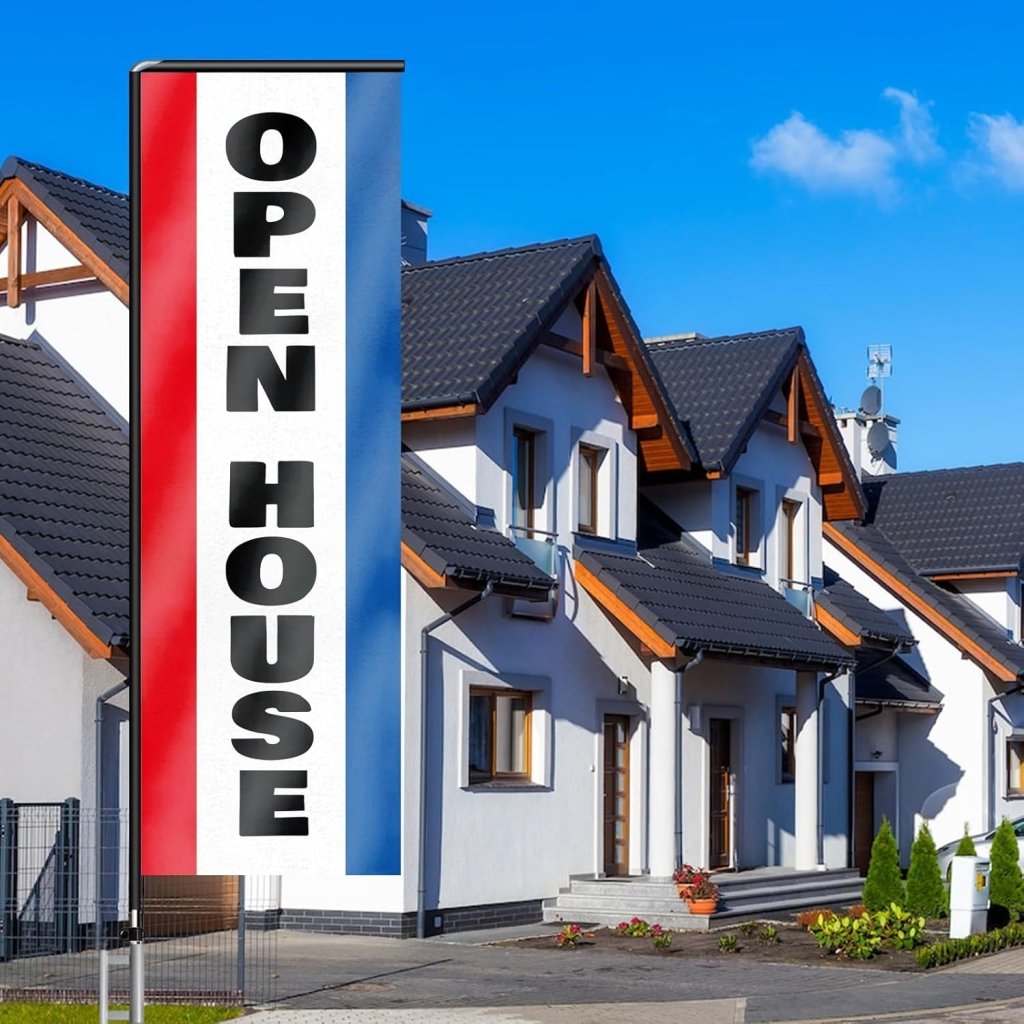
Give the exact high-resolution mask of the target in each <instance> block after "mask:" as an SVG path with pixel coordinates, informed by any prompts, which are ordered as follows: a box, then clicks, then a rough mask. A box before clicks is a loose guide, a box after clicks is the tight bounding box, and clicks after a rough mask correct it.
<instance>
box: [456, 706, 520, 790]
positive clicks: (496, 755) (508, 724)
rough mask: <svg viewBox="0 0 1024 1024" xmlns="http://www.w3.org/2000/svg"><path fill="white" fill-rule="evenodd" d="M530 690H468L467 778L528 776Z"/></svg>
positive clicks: (488, 778) (480, 780)
mask: <svg viewBox="0 0 1024 1024" xmlns="http://www.w3.org/2000/svg"><path fill="white" fill-rule="evenodd" d="M531 711H532V700H531V696H530V693H529V692H526V691H517V690H495V689H484V688H477V687H474V688H472V689H471V690H470V692H469V781H470V782H471V783H473V782H487V781H490V780H493V779H510V780H516V779H518V780H523V781H525V780H527V779H529V776H530V727H531Z"/></svg>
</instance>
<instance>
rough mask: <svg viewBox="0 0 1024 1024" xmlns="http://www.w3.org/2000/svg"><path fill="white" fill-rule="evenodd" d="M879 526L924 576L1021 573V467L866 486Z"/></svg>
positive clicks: (872, 481)
mask: <svg viewBox="0 0 1024 1024" xmlns="http://www.w3.org/2000/svg"><path fill="white" fill-rule="evenodd" d="M864 491H865V493H866V494H867V497H868V502H869V507H870V509H871V514H872V518H870V519H869V521H870V522H873V523H874V525H875V526H877V527H879V528H880V529H881V530H883V531H884V532H885V535H886V536H887V537H888V538H889V540H891V541H892V543H893V544H894V545H895V546H896V547H897V548H899V550H900V552H901V553H902V554H903V556H904V557H905V558H906V559H907V561H908V562H910V564H911V565H912V566H913V567H914V568H915V569H916V570H917V571H918V572H920V573H923V574H924V575H926V576H927V575H934V574H937V573H956V572H994V571H1004V570H1005V571H1010V572H1015V571H1017V570H1018V569H1019V568H1020V566H1021V563H1022V559H1024V462H1013V463H1007V464H1004V465H996V466H973V467H970V468H963V469H939V470H930V471H927V472H921V473H896V474H894V475H893V476H886V477H875V478H868V479H866V480H865V481H864Z"/></svg>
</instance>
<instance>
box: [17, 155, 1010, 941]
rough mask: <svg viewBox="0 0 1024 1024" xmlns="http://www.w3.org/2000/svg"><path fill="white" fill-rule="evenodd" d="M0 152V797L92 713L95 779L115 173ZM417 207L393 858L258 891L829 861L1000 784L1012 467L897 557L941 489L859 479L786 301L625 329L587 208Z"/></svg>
mask: <svg viewBox="0 0 1024 1024" xmlns="http://www.w3.org/2000/svg"><path fill="white" fill-rule="evenodd" d="M3 177H4V180H3V182H2V184H0V193H2V195H0V199H2V198H5V197H6V201H5V203H4V205H3V209H4V210H5V211H6V216H7V220H6V224H7V226H8V234H7V235H5V236H4V238H3V239H2V240H0V241H3V242H4V243H5V246H6V252H7V258H8V279H7V287H8V291H7V293H6V296H7V305H6V306H5V307H3V308H0V332H2V333H3V334H4V335H5V336H6V338H5V340H3V341H2V343H0V359H2V360H4V361H5V362H4V373H3V376H2V378H0V379H2V387H3V396H2V401H0V432H2V433H3V436H4V437H5V438H6V442H7V443H6V444H5V445H4V446H3V449H4V451H3V453H0V558H2V560H3V561H4V563H5V564H6V566H7V568H8V570H10V571H9V572H0V600H2V601H3V611H4V614H3V616H0V620H2V621H3V622H4V627H3V628H4V629H5V631H6V634H7V636H8V641H9V649H12V650H20V649H27V647H26V645H27V644H28V643H29V641H31V642H32V646H31V650H32V651H33V658H34V660H35V668H36V672H35V676H36V679H35V686H34V688H32V689H29V688H26V687H24V686H21V685H15V684H14V680H13V678H8V680H7V684H6V685H5V687H4V696H3V703H4V709H5V713H8V712H9V713H10V714H11V715H13V716H16V720H17V721H18V722H19V730H18V731H17V734H16V736H15V738H14V741H13V745H11V746H8V747H5V750H4V751H3V753H2V754H0V797H2V796H9V797H12V798H14V799H15V800H22V801H29V800H62V799H65V798H66V797H68V796H75V797H78V798H80V799H82V800H83V801H84V802H86V803H90V802H91V798H92V794H93V793H95V791H96V786H95V783H96V768H95V765H96V763H97V749H96V744H95V741H94V739H93V737H94V736H95V735H96V730H95V722H96V717H97V715H98V714H100V715H101V716H102V717H103V723H104V724H103V728H104V729H106V730H108V732H109V733H110V737H111V738H110V739H108V740H103V741H101V747H102V750H103V758H105V759H106V761H105V762H104V763H107V762H109V767H108V768H107V769H106V770H107V772H108V773H110V781H109V782H108V783H107V784H106V786H105V787H103V793H104V795H103V797H102V799H103V801H104V802H105V803H106V804H107V805H108V806H124V804H125V803H126V794H125V792H124V779H123V767H122V765H123V763H124V757H125V743H126V737H125V735H124V733H125V730H124V727H123V721H124V707H125V698H124V694H123V692H118V693H113V694H112V691H115V690H119V689H120V688H121V687H122V685H123V680H124V674H125V672H126V671H127V663H126V659H125V652H126V650H127V645H128V644H129V643H130V637H129V630H128V621H127V573H128V567H127V566H128V544H127V440H126V438H127V434H126V428H125V423H124V419H123V414H124V412H125V410H126V409H127V373H126V372H125V367H126V366H127V349H128V333H127V315H126V302H127V296H128V280H127V204H126V200H125V198H124V197H123V196H118V195H117V194H116V193H110V192H108V191H107V190H104V189H98V188H96V187H95V186H92V185H90V184H89V183H87V182H82V181H80V180H78V179H74V178H69V177H67V176H66V175H61V174H59V173H57V172H53V171H49V170H47V169H45V168H41V167H38V166H37V165H32V164H28V163H26V162H24V161H8V162H7V163H6V164H5V165H4V168H3ZM428 216H429V214H427V212H426V211H423V210H421V209H419V208H417V207H412V206H410V205H409V204H406V206H405V207H404V208H403V235H408V242H409V244H408V245H407V246H406V247H405V248H404V250H403V264H404V267H403V271H402V299H403V413H402V418H403V425H402V440H403V449H402V452H401V453H396V458H398V457H400V458H401V460H402V516H403V536H402V565H403V575H402V599H403V623H404V629H403V641H402V642H403V651H402V665H403V678H402V691H403V703H402V716H403V738H402V744H403V750H402V754H403V759H402V803H403V821H404V826H403V828H404V831H403V836H402V852H401V863H402V871H401V874H400V875H399V876H395V877H391V876H388V877H379V878H375V877H370V878H362V879H359V880H357V881H356V880H350V881H344V880H340V879H337V878H330V877H326V878H325V877H302V876H299V875H289V876H286V877H284V878H283V879H281V880H280V882H279V883H277V884H278V885H279V890H278V891H279V898H280V906H281V908H282V911H281V915H280V921H281V923H282V924H283V925H285V926H288V927H296V928H315V929H319V930H324V929H326V930H336V931H346V930H358V931H362V932H366V931H376V932H380V933H383V934H396V935H397V934H402V935H409V934H416V933H417V932H419V933H424V934H425V933H429V932H434V931H442V930H452V929H458V928H465V927H473V926H476V925H480V924H484V923H498V922H516V921H533V920H537V919H538V918H539V916H540V914H541V912H542V902H543V901H544V900H545V899H548V898H550V897H553V896H554V895H555V894H556V893H558V892H559V890H560V889H562V888H563V887H565V886H566V884H567V883H568V881H569V879H570V878H572V877H575V876H590V877H594V878H613V877H628V876H649V877H651V878H666V877H667V876H669V875H670V874H671V873H672V871H673V870H674V868H675V867H676V865H677V864H679V863H680V862H683V861H686V862H689V863H693V864H697V865H706V866H710V867H713V868H716V869H726V870H728V869H732V870H744V869H748V868H757V867H768V866H771V867H780V868H789V869H793V870H794V871H810V870H817V869H819V868H835V869H841V868H845V867H847V866H848V865H849V864H850V863H851V862H856V863H860V861H861V860H862V858H863V849H862V847H863V845H864V842H865V839H866V837H868V836H869V835H873V833H874V829H875V827H876V826H877V823H878V821H879V820H880V817H881V815H882V814H883V813H884V814H887V815H888V816H889V817H890V818H891V819H892V820H893V821H894V822H895V823H896V824H897V828H898V831H899V836H900V841H901V846H902V847H903V849H904V850H906V849H907V848H908V845H909V841H910V837H912V833H913V829H914V822H915V820H916V816H919V815H925V816H927V817H930V818H934V819H935V822H936V825H935V832H936V835H937V837H939V836H940V835H944V832H943V830H945V829H946V825H947V824H949V826H950V830H952V831H954V832H956V831H959V829H960V828H961V827H962V824H963V822H964V821H968V822H970V823H971V826H972V828H973V827H974V826H975V824H977V826H978V827H982V825H983V824H984V823H985V822H986V821H989V820H995V819H996V816H997V815H999V814H1001V813H1004V812H1005V813H1011V812H1013V811H1014V808H1015V807H1016V806H1017V805H1016V804H1015V801H1017V800H1018V799H1020V794H1019V792H1018V790H1020V789H1021V788H1022V787H1024V779H1022V778H1021V764H1022V763H1024V714H1022V712H1024V707H1021V708H1018V706H1017V703H1016V702H1017V701H1019V700H1021V698H1020V697H1018V696H1017V695H1016V694H1015V693H1014V692H1013V690H1014V687H1015V686H1016V683H1017V681H1018V680H1019V679H1020V678H1022V676H1021V669H1024V656H1022V655H1021V653H1020V652H1021V648H1020V644H1019V641H1020V639H1021V635H1020V565H1021V554H1022V553H1024V545H1020V544H1018V546H1017V547H1014V546H1013V545H1014V543H1016V541H1014V537H1016V538H1017V540H1018V541H1019V538H1020V534H1021V531H1020V530H1019V518H1018V519H1013V518H1012V516H1013V515H1014V514H1016V513H1015V512H1013V510H1012V509H1011V508H1010V499H1005V497H1003V498H998V500H997V499H996V498H993V497H992V494H996V492H995V491H994V492H992V494H990V493H989V492H987V491H986V492H985V493H986V497H985V498H984V499H983V501H981V504H979V503H977V502H976V503H975V504H974V505H971V506H970V507H969V508H966V509H965V510H961V513H959V514H958V518H957V517H954V518H956V521H957V522H960V523H968V524H969V523H971V522H973V521H975V517H976V516H977V515H978V513H979V509H980V508H981V507H982V505H984V506H985V507H988V506H990V505H992V504H993V502H994V504H995V511H994V512H993V514H992V525H986V526H985V527H984V529H983V530H982V531H981V532H982V534H983V535H984V536H986V537H989V536H995V535H997V534H998V535H999V536H1002V534H999V531H1000V530H1003V531H1004V533H1006V534H1007V536H1006V538H1004V540H1005V543H1003V544H1002V547H1001V548H1000V549H999V550H998V551H997V552H995V553H989V554H988V555H985V556H984V557H982V558H980V561H979V557H980V555H979V552H978V551H976V550H974V549H969V550H968V549H965V551H961V553H960V554H959V555H953V554H949V555H948V557H947V556H946V555H943V558H942V559H937V560H936V559H932V560H931V561H929V560H928V559H927V558H926V557H925V555H924V554H922V553H921V552H920V551H918V550H917V549H915V548H913V544H914V543H915V539H916V532H915V530H916V528H915V526H914V521H913V517H912V516H910V515H908V514H906V513H905V512H904V513H901V512H899V509H900V508H903V509H907V508H909V509H911V510H913V509H914V508H916V507H919V506H921V505H922V502H923V503H924V504H925V505H935V507H936V508H939V507H942V508H945V507H947V506H946V505H942V503H941V502H939V501H938V499H937V498H936V497H935V496H934V495H932V496H931V497H929V498H927V500H924V499H921V498H920V497H919V496H914V495H912V496H911V497H910V498H907V499H900V498H899V494H900V489H901V488H905V489H906V490H907V492H908V493H910V492H911V491H912V487H911V486H910V485H904V484H903V483H901V481H903V480H906V481H910V482H911V484H913V478H914V477H918V476H927V475H926V474H924V475H922V474H908V475H904V476H902V477H901V476H897V477H892V478H891V479H890V480H889V481H888V482H886V483H884V484H883V485H877V484H876V482H875V481H873V480H869V479H867V478H866V477H865V479H864V481H863V485H862V481H861V479H860V476H861V473H860V469H861V459H860V453H861V448H858V447H857V446H856V445H851V448H852V455H851V453H850V452H848V451H847V446H846V445H844V442H843V439H844V430H845V428H844V426H843V424H842V423H840V424H837V422H836V420H835V418H834V417H833V415H832V410H831V408H830V406H829V404H828V401H827V399H826V398H825V392H824V389H823V387H822V384H821V381H820V380H819V378H818V374H817V371H816V369H815V367H814V364H813V360H812V358H811V353H810V350H809V348H808V345H807V341H806V339H805V337H804V334H803V331H802V330H801V329H800V328H789V329H784V330H773V331H765V332H760V333H756V334H747V335H737V336H730V337H723V338H704V337H701V336H699V335H685V336H683V335H681V336H674V337H671V338H661V339H650V340H647V341H645V340H644V339H643V338H642V337H641V335H640V333H639V331H638V329H637V327H636V325H635V323H634V322H633V320H632V317H631V315H630V313H629V309H628V306H627V304H626V302H625V300H624V298H623V296H622V294H621V292H620V290H619V288H618V286H617V285H616V282H615V279H614V276H613V274H612V271H611V268H610V266H609V264H608V261H607V259H606V257H605V255H604V253H603V251H602V249H601V246H600V243H599V242H598V240H597V239H596V238H593V237H586V238H580V239H571V240H563V241H559V242H553V243H548V244H541V245H533V246H528V247H524V248H520V249H510V250H504V251H500V252H494V253H481V254H476V255H473V256H469V257H463V258H456V259H451V260H442V261H434V262H428V261H426V259H425V257H426V247H425V238H426V222H427V218H428ZM11 225H14V226H15V227H16V228H17V234H11V229H10V226H11ZM14 239H17V241H13V240H14ZM12 241H13V244H12ZM12 252H13V255H12ZM1013 472H1019V467H1018V469H1017V470H1015V471H1013ZM1013 472H1011V471H1009V470H1007V479H1009V478H1012V479H1013V480H1016V479H1017V477H1015V476H1014V475H1013ZM972 479H973V478H972ZM1000 480H1001V481H1002V483H1000V484H999V487H1003V488H1004V489H1005V488H1006V487H1010V484H1007V483H1006V479H1004V478H1003V477H1000ZM893 483H895V484H896V486H895V489H894V488H893V486H892V485H893ZM972 486H973V485H972ZM1013 486H1016V484H1013ZM886 488H888V490H886ZM940 489H941V488H940ZM996 490H997V491H998V488H997V489H996ZM998 493H999V494H1002V492H1001V491H999V492H998ZM1014 493H1018V492H1014ZM894 496H895V497H896V498H897V499H898V500H896V501H894V500H893V498H894ZM979 500H980V499H979ZM1000 501H1001V502H1002V504H999V502H1000ZM1015 507H1019V503H1018V506H1015ZM890 510H893V511H890ZM901 515H902V516H903V518H902V519H901V518H900V516H901ZM900 523H902V524H903V525H902V527H901V526H900V525H899V524H900ZM1006 523H1010V525H1009V526H1006V525H1005V524H1006ZM1015 524H1016V525H1015ZM936 528H937V527H936ZM901 530H902V532H901ZM929 530H931V527H929ZM1014 531H1017V532H1016V533H1014ZM961 533H963V534H964V536H966V535H967V534H969V533H970V530H969V529H968V530H967V531H966V533H964V531H961ZM962 543H966V541H964V540H963V537H961V540H957V541H956V542H955V543H954V542H953V541H951V542H950V551H952V550H953V549H954V548H955V547H956V544H962ZM1014 552H1016V553H1015V554H1014ZM981 554H984V553H981ZM985 558H987V559H988V560H987V561H986V560H985ZM943 559H944V560H943ZM1014 559H1016V560H1015V561H1014ZM968 562H971V563H974V562H978V564H972V565H971V566H969V567H966V568H965V566H967V563H968ZM996 563H998V564H996ZM1000 595H1001V596H1000ZM26 597H28V598H29V600H26ZM1000 614H1002V615H1003V619H1002V620H1001V624H1000V621H997V620H999V615H1000ZM97 697H108V700H107V701H106V702H105V703H104V705H103V708H102V709H100V710H99V711H98V710H97V709H98V708H99V705H98V704H97ZM22 723H23V724H24V726H25V728H23V729H22V728H20V725H21V724H22ZM48 733H50V734H53V735H55V736H56V735H59V736H60V737H61V742H60V751H59V754H58V756H55V757H53V758H51V759H50V763H49V764H47V766H46V770H45V771H39V770H36V769H37V765H38V758H37V757H35V747H36V746H37V744H38V737H39V736H41V735H47V734H48ZM103 735H104V736H107V735H108V733H107V732H104V733H103ZM1014 758H1016V760H1014ZM28 766H31V768H29V767H28ZM1014 772H1016V774H1014ZM1015 780H1016V782H1015ZM859 848H861V849H859Z"/></svg>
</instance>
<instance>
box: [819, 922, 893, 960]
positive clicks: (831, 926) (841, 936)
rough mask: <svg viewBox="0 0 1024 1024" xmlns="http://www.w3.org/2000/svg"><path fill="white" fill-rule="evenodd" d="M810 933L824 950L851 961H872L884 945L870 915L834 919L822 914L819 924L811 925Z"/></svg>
mask: <svg viewBox="0 0 1024 1024" xmlns="http://www.w3.org/2000/svg"><path fill="white" fill-rule="evenodd" d="M810 932H811V934H812V935H813V936H814V937H815V939H817V940H818V945H819V946H820V947H821V948H822V949H824V950H827V951H828V952H829V953H835V955H836V956H845V957H849V958H850V959H851V960H870V959H871V958H872V957H873V956H874V955H875V954H876V953H877V952H878V947H879V946H881V944H882V936H881V935H880V934H879V933H878V930H877V929H876V928H875V926H874V922H873V921H872V919H871V915H870V914H865V915H864V916H863V917H832V918H826V917H825V915H824V914H822V916H821V917H819V918H818V922H817V924H813V925H811V928H810Z"/></svg>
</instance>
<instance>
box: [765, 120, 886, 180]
mask: <svg viewBox="0 0 1024 1024" xmlns="http://www.w3.org/2000/svg"><path fill="white" fill-rule="evenodd" d="M898 156H899V152H898V150H897V148H896V146H895V145H893V143H892V142H890V141H889V140H888V139H887V138H885V137H884V136H883V135H881V134H880V133H879V132H874V131H867V130H856V131H854V130H847V131H844V132H841V133H840V135H839V136H838V138H830V137H829V136H828V135H826V134H825V133H824V132H823V131H822V130H821V129H820V128H818V127H817V125H814V124H811V122H810V121H808V120H807V119H806V118H805V117H804V116H803V114H801V113H799V111H797V112H796V113H793V114H791V115H790V116H789V117H788V118H787V119H786V120H785V121H783V122H781V124H777V125H775V127H774V128H772V129H771V130H770V131H769V132H768V134H767V135H765V136H764V137H763V138H760V139H757V140H756V141H755V142H754V147H753V156H752V157H751V161H750V162H751V165H752V166H753V167H754V168H755V169H756V170H759V171H775V172H777V173H780V174H784V175H785V176H786V177H789V178H792V179H794V180H795V181H798V182H799V183H800V184H801V185H804V186H806V187H807V188H808V189H811V190H812V191H816V192H862V193H867V194H874V195H876V196H878V197H879V198H885V197H888V196H890V195H892V193H893V192H894V190H895V187H896V181H895V178H894V176H893V165H894V164H895V162H896V160H897V158H898Z"/></svg>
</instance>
